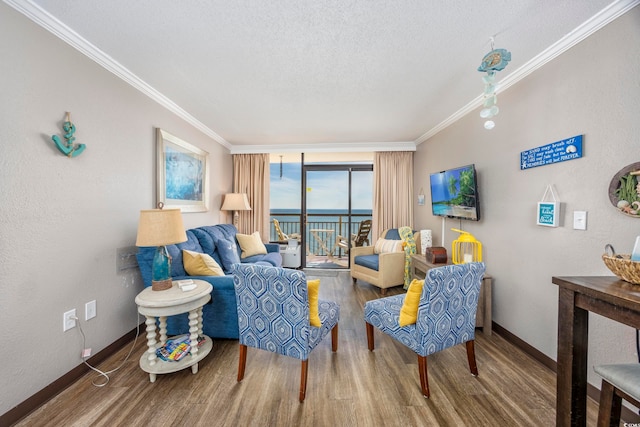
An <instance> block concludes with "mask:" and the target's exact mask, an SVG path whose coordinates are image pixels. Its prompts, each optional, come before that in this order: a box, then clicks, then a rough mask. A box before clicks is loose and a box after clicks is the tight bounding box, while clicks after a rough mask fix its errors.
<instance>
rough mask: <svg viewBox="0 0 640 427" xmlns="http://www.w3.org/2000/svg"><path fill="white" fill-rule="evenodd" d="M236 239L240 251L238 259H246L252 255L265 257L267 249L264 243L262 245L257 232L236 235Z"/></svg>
mask: <svg viewBox="0 0 640 427" xmlns="http://www.w3.org/2000/svg"><path fill="white" fill-rule="evenodd" d="M236 239H237V240H238V243H239V244H240V249H242V253H241V254H240V258H246V257H250V256H253V255H265V254H266V253H267V248H266V247H265V245H264V243H262V238H261V237H260V233H259V232H258V231H256V232H255V233H253V234H240V233H238V234H236Z"/></svg>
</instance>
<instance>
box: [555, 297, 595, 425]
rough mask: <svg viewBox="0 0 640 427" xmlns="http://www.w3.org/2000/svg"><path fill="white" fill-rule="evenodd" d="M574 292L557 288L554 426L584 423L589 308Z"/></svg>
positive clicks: (585, 415)
mask: <svg viewBox="0 0 640 427" xmlns="http://www.w3.org/2000/svg"><path fill="white" fill-rule="evenodd" d="M575 298H576V294H575V293H574V292H573V291H571V290H569V289H565V288H560V290H559V297H558V364H557V371H558V374H557V379H558V380H557V401H556V426H586V424H587V348H588V339H589V312H588V311H586V310H583V309H581V308H579V307H576V305H575Z"/></svg>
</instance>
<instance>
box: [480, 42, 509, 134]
mask: <svg viewBox="0 0 640 427" xmlns="http://www.w3.org/2000/svg"><path fill="white" fill-rule="evenodd" d="M489 40H491V52H489V53H487V54H486V55H485V56H484V57H483V58H482V63H481V64H480V66H479V67H478V71H480V72H482V73H487V75H486V76H483V77H482V81H483V82H484V102H483V104H482V110H480V117H482V118H483V119H486V121H485V122H484V128H485V129H487V130H491V129H493V128H494V127H495V125H496V124H495V122H494V121H493V120H492V119H493V117H494V116H496V115H498V113H499V112H500V109H499V108H498V105H497V103H498V97H497V95H496V85H495V80H496V71H502V70H503V69H504V67H506V66H507V64H508V63H509V61H511V52H509V51H508V50H506V49H494V46H493V44H494V39H493V37H490V38H489Z"/></svg>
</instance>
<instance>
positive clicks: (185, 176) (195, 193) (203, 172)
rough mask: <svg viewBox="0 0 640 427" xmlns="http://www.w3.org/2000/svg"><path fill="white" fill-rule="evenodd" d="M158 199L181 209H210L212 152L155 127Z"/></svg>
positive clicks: (203, 210)
mask: <svg viewBox="0 0 640 427" xmlns="http://www.w3.org/2000/svg"><path fill="white" fill-rule="evenodd" d="M156 138H157V153H158V167H157V170H158V174H157V175H158V176H157V189H158V202H162V203H164V205H165V206H166V207H168V208H180V210H181V211H182V212H206V211H208V210H209V153H207V152H206V151H204V150H201V149H200V148H198V147H196V146H194V145H191V144H189V143H188V142H185V141H183V140H181V139H180V138H177V137H175V136H173V135H171V134H170V133H169V132H167V131H164V130H162V129H159V128H158V129H157V130H156Z"/></svg>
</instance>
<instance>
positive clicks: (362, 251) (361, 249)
mask: <svg viewBox="0 0 640 427" xmlns="http://www.w3.org/2000/svg"><path fill="white" fill-rule="evenodd" d="M349 252H350V253H351V255H352V256H354V257H356V256H359V255H373V246H354V247H352V248H351V250H350V251H349Z"/></svg>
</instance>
